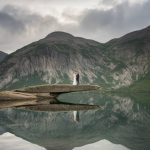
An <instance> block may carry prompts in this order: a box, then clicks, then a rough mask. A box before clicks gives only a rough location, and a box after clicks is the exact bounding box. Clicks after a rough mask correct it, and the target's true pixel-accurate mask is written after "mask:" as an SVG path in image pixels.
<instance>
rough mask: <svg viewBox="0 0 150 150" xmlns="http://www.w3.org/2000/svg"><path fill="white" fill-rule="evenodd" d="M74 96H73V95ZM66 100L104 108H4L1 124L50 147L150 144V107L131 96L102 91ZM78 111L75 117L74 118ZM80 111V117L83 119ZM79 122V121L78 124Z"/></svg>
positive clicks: (136, 149)
mask: <svg viewBox="0 0 150 150" xmlns="http://www.w3.org/2000/svg"><path fill="white" fill-rule="evenodd" d="M70 97H72V99H71V98H70ZM60 99H61V100H62V101H67V100H69V101H71V100H72V102H73V101H75V99H76V101H77V100H78V102H81V103H83V99H84V100H86V102H88V103H90V100H91V99H92V102H93V103H94V104H98V105H101V106H103V110H102V109H93V110H80V111H64V112H59V111H58V112H36V111H31V110H26V109H6V110H1V111H0V126H2V127H3V128H4V129H5V130H6V131H8V132H11V133H14V134H15V135H17V136H19V137H22V138H24V139H26V140H28V141H30V142H32V143H35V144H38V145H41V146H43V147H45V148H46V149H48V150H59V149H60V148H61V149H65V150H71V149H73V148H74V147H78V146H82V145H85V144H88V143H93V142H96V141H99V140H101V139H107V140H109V141H111V142H113V143H118V144H122V145H124V146H126V147H127V148H129V149H132V150H141V149H144V150H148V149H149V147H150V142H149V141H150V126H149V124H150V107H149V106H148V103H147V101H146V100H144V102H142V99H141V101H139V100H136V99H134V98H133V97H132V98H131V97H128V96H123V97H121V96H118V95H117V96H116V95H111V96H108V95H107V96H106V95H100V94H99V93H94V92H93V93H90V94H88V93H85V95H81V94H79V95H76V96H74V95H68V96H65V97H60ZM73 114H74V119H72V118H73ZM79 114H80V118H79ZM74 120H75V121H79V120H80V121H79V122H78V123H75V122H74Z"/></svg>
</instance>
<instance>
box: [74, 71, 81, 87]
mask: <svg viewBox="0 0 150 150" xmlns="http://www.w3.org/2000/svg"><path fill="white" fill-rule="evenodd" d="M79 78H80V76H79V73H74V74H73V85H79Z"/></svg>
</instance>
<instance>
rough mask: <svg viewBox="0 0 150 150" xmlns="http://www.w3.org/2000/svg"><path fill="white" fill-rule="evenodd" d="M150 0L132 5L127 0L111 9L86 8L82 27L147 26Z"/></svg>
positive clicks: (122, 27) (122, 28) (88, 28)
mask: <svg viewBox="0 0 150 150" xmlns="http://www.w3.org/2000/svg"><path fill="white" fill-rule="evenodd" d="M149 14H150V1H147V2H146V3H143V4H135V5H130V4H129V3H128V2H127V1H125V2H123V3H121V4H118V5H116V6H115V7H114V8H112V9H109V10H99V9H93V10H86V11H84V12H83V14H82V20H81V22H80V24H81V27H82V28H83V29H85V30H87V31H91V32H93V31H97V30H102V29H103V30H105V29H106V31H108V30H115V32H121V30H124V31H129V30H130V29H131V30H132V29H133V30H134V29H135V27H136V28H139V27H141V28H142V27H143V26H147V25H149V23H150V16H149Z"/></svg>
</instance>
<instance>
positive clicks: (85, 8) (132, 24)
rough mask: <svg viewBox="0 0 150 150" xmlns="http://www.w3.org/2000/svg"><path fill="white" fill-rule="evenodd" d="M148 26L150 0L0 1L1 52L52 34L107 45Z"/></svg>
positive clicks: (149, 21) (10, 50) (8, 51)
mask: <svg viewBox="0 0 150 150" xmlns="http://www.w3.org/2000/svg"><path fill="white" fill-rule="evenodd" d="M149 25H150V0H0V51H4V52H7V53H10V52H13V51H14V50H17V49H18V48H21V47H23V46H24V45H26V44H29V43H31V42H33V41H36V40H39V39H41V38H43V37H45V36H46V35H47V34H49V33H51V32H53V31H65V32H69V33H71V34H73V35H75V36H82V37H85V38H89V39H94V40H97V41H99V42H106V41H108V40H110V39H112V38H114V37H120V36H122V35H124V34H126V33H128V32H131V31H134V30H138V29H142V28H144V27H147V26H149Z"/></svg>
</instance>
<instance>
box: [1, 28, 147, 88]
mask: <svg viewBox="0 0 150 150" xmlns="http://www.w3.org/2000/svg"><path fill="white" fill-rule="evenodd" d="M74 71H77V72H79V74H80V80H81V83H89V84H91V83H97V84H100V85H102V86H105V87H109V88H120V87H123V86H129V85H131V84H133V83H134V82H136V81H138V80H140V79H142V78H144V77H145V76H146V75H147V74H148V72H149V71H150V26H149V27H147V28H145V29H143V30H140V31H135V32H132V33H129V34H127V35H125V36H123V37H121V38H118V39H113V40H111V41H109V42H107V43H105V44H101V43H98V42H96V41H93V40H89V39H84V38H81V37H74V36H73V35H71V34H68V33H65V32H53V33H51V34H49V35H48V36H46V37H45V38H44V39H41V40H39V41H36V42H34V43H31V44H29V45H27V46H25V47H23V48H21V49H19V50H17V51H16V52H14V53H12V54H10V55H9V56H8V57H7V58H6V59H5V60H4V61H3V62H2V63H1V64H0V88H1V89H2V88H3V89H8V88H9V89H12V88H19V87H23V86H28V85H35V84H41V83H50V84H54V83H72V77H73V72H74Z"/></svg>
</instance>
